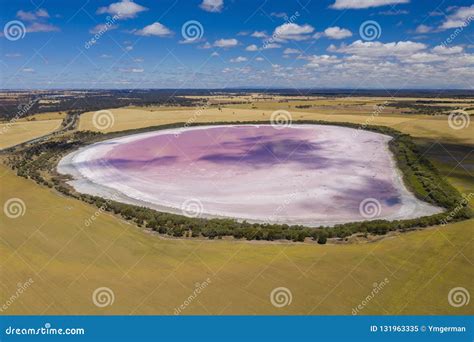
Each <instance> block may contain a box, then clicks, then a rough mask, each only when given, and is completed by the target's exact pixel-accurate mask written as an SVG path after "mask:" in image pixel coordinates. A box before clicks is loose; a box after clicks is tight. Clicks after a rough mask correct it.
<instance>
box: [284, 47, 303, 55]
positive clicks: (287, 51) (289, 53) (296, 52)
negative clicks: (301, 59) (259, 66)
mask: <svg viewBox="0 0 474 342" xmlns="http://www.w3.org/2000/svg"><path fill="white" fill-rule="evenodd" d="M283 53H284V54H285V55H291V54H298V53H301V51H300V50H298V49H291V48H286V49H285V50H284V51H283Z"/></svg>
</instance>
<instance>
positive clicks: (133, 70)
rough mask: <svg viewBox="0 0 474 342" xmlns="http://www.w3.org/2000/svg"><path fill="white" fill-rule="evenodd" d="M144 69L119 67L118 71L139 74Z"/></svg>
mask: <svg viewBox="0 0 474 342" xmlns="http://www.w3.org/2000/svg"><path fill="white" fill-rule="evenodd" d="M144 71H145V70H144V69H143V68H126V69H120V72H126V73H133V74H141V73H142V72H144Z"/></svg>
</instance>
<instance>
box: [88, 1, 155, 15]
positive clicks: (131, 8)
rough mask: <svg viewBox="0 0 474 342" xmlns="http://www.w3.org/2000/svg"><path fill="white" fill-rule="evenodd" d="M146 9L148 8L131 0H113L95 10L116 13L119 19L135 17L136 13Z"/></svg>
mask: <svg viewBox="0 0 474 342" xmlns="http://www.w3.org/2000/svg"><path fill="white" fill-rule="evenodd" d="M146 10H148V8H146V7H143V6H141V5H139V4H137V3H135V2H133V1H131V0H122V1H120V2H114V3H113V4H110V5H109V6H105V7H100V8H99V9H98V10H97V14H104V13H107V14H110V15H116V16H118V17H119V18H120V19H130V18H135V17H136V16H137V14H138V13H140V12H143V11H146Z"/></svg>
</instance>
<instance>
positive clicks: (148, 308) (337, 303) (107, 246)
mask: <svg viewBox="0 0 474 342" xmlns="http://www.w3.org/2000/svg"><path fill="white" fill-rule="evenodd" d="M315 116H316V115H315ZM318 118H319V117H318ZM232 119H235V118H232ZM255 119H260V115H258V116H257V117H256V118H255ZM362 119H364V118H362ZM417 119H419V120H423V123H422V124H420V123H419V122H410V123H408V122H407V121H405V120H402V119H401V118H399V122H393V127H394V128H397V129H400V130H402V131H410V133H411V134H412V135H414V136H415V138H418V142H419V144H420V146H421V147H422V148H423V149H424V150H425V152H426V155H427V156H428V157H429V158H430V159H431V160H432V161H433V162H434V163H435V164H436V165H437V166H438V167H439V168H440V170H441V171H442V172H443V174H445V175H446V176H447V178H448V179H449V181H450V182H451V183H452V184H453V185H454V186H456V188H457V189H458V190H459V191H460V192H463V193H465V194H467V193H469V192H472V191H473V189H474V180H473V178H472V175H471V171H472V164H473V160H474V157H473V156H472V150H473V149H472V146H473V145H472V139H473V138H472V137H473V136H474V135H473V134H472V128H471V127H472V126H471V127H469V128H467V129H464V130H460V131H454V130H451V129H449V127H447V124H446V122H445V121H442V119H440V118H426V119H424V118H422V117H420V118H417ZM229 120H230V119H229ZM341 120H342V119H341ZM383 120H384V118H381V119H378V121H377V122H376V123H377V124H381V122H382V123H383ZM385 120H388V119H385ZM379 121H380V122H379ZM430 122H431V125H430ZM443 122H444V124H445V126H443ZM417 124H418V125H420V128H418V126H417ZM397 126H398V127H397ZM466 130H467V131H470V133H469V132H466ZM431 135H436V139H433V138H432V137H431ZM0 177H1V184H2V188H1V192H0V203H1V204H2V205H3V204H4V203H6V201H8V200H9V199H12V198H19V199H21V200H22V201H23V203H24V208H25V211H24V215H23V216H20V217H18V218H9V217H7V216H6V215H5V213H4V212H3V213H2V216H1V222H0V223H1V229H0V258H1V260H2V263H1V264H2V268H1V271H0V272H1V273H0V274H1V280H0V287H1V297H0V308H2V305H3V304H5V303H9V304H8V305H7V306H6V309H5V306H4V307H3V311H2V312H1V314H5V313H6V314H99V315H100V314H173V313H174V310H175V308H177V307H179V306H180V305H181V304H183V303H184V302H185V300H187V299H188V297H189V296H190V295H191V294H192V293H193V291H194V290H195V288H196V283H202V282H204V281H206V280H207V279H209V281H210V282H209V285H208V286H207V287H205V288H204V289H203V290H202V292H201V293H200V294H199V295H198V296H197V297H196V298H195V299H194V300H192V301H191V302H190V304H189V305H187V306H186V307H185V309H183V310H182V314H205V315H206V314H351V313H352V310H353V308H355V307H356V306H357V305H359V304H361V303H362V301H364V300H365V299H366V297H367V296H368V295H370V294H371V292H372V290H373V286H374V283H380V282H382V281H385V279H387V280H388V281H387V282H386V285H385V286H384V287H383V289H382V290H380V291H379V292H378V293H377V294H376V295H375V296H374V297H373V298H372V299H371V300H369V301H368V302H367V303H366V305H364V306H363V308H362V309H361V310H359V311H360V314H473V313H474V309H473V304H472V300H471V302H470V303H469V305H466V306H462V307H458V308H456V307H453V306H451V305H450V304H449V303H448V293H449V291H450V290H451V289H452V288H454V287H463V288H465V289H467V290H468V291H469V292H470V293H471V295H472V294H474V286H473V281H472V279H474V268H473V262H474V248H473V247H474V246H473V241H472V238H473V236H474V224H473V223H474V220H469V221H464V222H459V223H455V224H448V225H446V226H444V227H431V228H427V229H424V230H420V231H416V232H410V233H403V234H394V235H391V236H389V237H386V238H384V239H381V240H379V241H376V242H371V243H353V244H327V245H318V244H314V243H268V242H245V241H234V240H215V241H210V240H197V239H171V238H169V239H168V238H163V237H161V236H158V235H154V234H152V233H150V232H147V231H145V230H143V229H142V228H138V227H135V226H133V225H131V224H129V223H127V222H126V221H124V220H121V219H119V218H117V217H114V216H112V215H110V214H108V213H99V212H98V209H97V208H95V207H93V206H91V205H87V204H85V203H83V202H80V201H78V200H74V199H71V198H68V197H64V196H62V195H60V194H58V193H57V192H56V191H54V190H51V189H48V188H46V187H41V186H39V185H37V184H36V183H34V182H33V181H31V180H25V179H23V178H20V177H17V176H16V175H15V174H14V173H13V171H11V170H9V169H8V168H6V167H5V166H1V167H0ZM471 206H472V203H471ZM94 215H95V216H96V217H97V218H96V219H95V221H94V222H93V223H92V224H91V225H86V224H85V222H86V220H87V219H90V218H91V217H92V216H94ZM30 278H31V279H32V280H33V283H32V284H31V285H30V286H29V287H28V288H27V289H25V290H24V291H23V293H22V294H20V295H18V296H15V298H14V300H12V299H11V298H12V296H13V295H15V293H16V291H17V288H18V283H24V282H26V281H28V279H30ZM100 287H107V288H109V289H111V290H112V291H113V294H114V298H115V299H114V302H113V304H112V305H109V306H107V307H103V308H100V307H98V306H96V305H94V303H93V300H92V294H93V292H94V290H96V289H97V288H100ZM277 287H286V288H287V289H289V290H290V291H291V294H292V302H291V304H290V305H288V306H285V307H282V308H276V307H275V306H273V305H272V303H271V301H270V293H271V291H272V290H273V289H275V288H277Z"/></svg>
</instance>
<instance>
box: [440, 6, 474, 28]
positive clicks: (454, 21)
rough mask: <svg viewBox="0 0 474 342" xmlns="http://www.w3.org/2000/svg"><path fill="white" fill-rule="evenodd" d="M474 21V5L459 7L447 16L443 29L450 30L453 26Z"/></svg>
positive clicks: (461, 25)
mask: <svg viewBox="0 0 474 342" xmlns="http://www.w3.org/2000/svg"><path fill="white" fill-rule="evenodd" d="M471 21H474V5H472V6H470V7H459V8H457V9H456V10H455V12H454V13H453V14H451V15H449V16H448V17H447V18H446V21H445V22H444V23H443V24H442V25H441V27H440V29H441V30H448V29H451V28H457V27H465V26H467V25H469V23H470V22H471Z"/></svg>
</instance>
